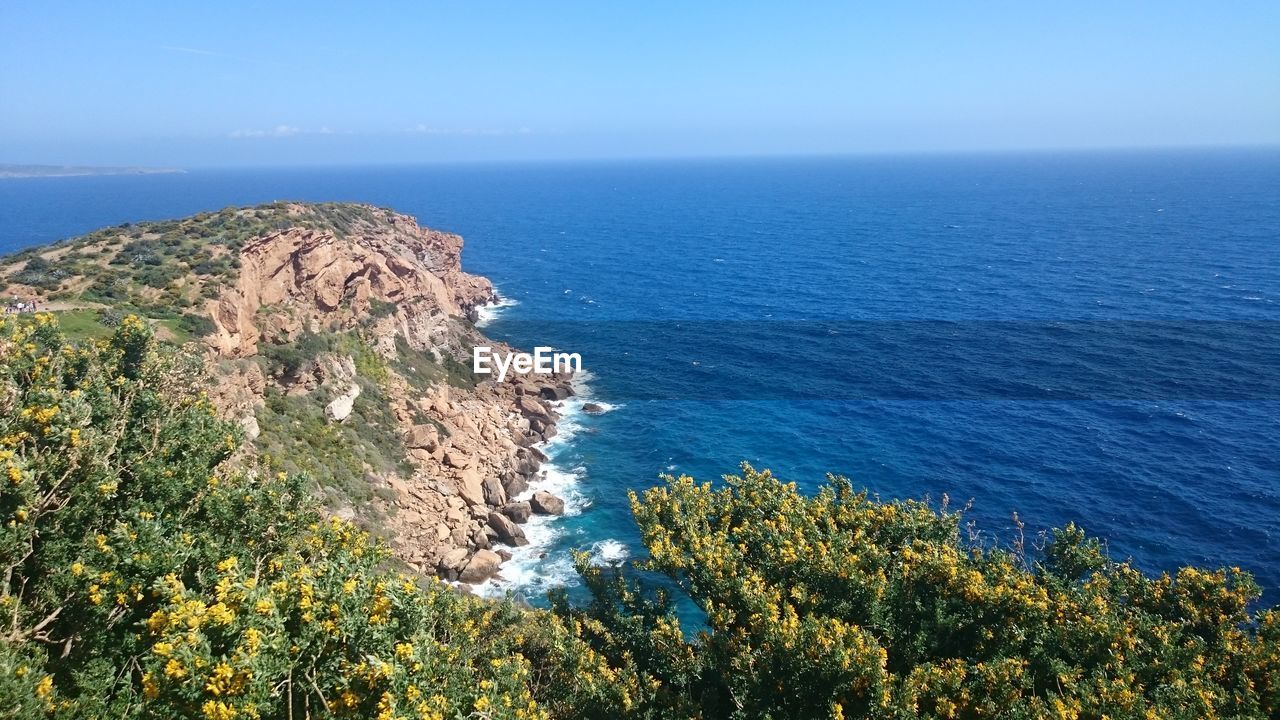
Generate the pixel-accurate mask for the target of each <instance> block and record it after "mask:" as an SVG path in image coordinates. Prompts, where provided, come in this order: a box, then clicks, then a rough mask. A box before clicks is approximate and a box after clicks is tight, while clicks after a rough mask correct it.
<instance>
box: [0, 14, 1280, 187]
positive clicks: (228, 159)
mask: <svg viewBox="0 0 1280 720" xmlns="http://www.w3.org/2000/svg"><path fill="white" fill-rule="evenodd" d="M364 4H365V5H367V8H362V9H356V7H355V6H356V5H357V4H356V3H346V2H341V3H340V2H318V1H317V2H311V3H296V4H289V3H276V2H272V3H265V2H253V3H249V2H236V1H226V2H210V3H194V2H192V3H187V2H154V3H142V2H127V3H125V2H122V3H114V2H100V1H98V0H94V1H93V2H81V1H74V2H56V1H50V0H41V1H39V2H33V1H28V0H5V1H4V2H3V3H0V162H34V163H92V164H145V165H179V166H201V165H239V164H297V163H350V162H369V163H383V162H424V161H428V162H429V161H442V160H443V161H454V160H498V159H516V160H519V159H543V158H596V157H653V156H683V155H742V154H782V153H850V152H853V153H858V152H903V151H907V152H916V151H970V150H1009V149H1032V148H1034V149H1054V148H1092V147H1145V146H1186V145H1193V146H1200V145H1260V144H1266V145H1271V144H1278V143H1280V1H1277V0H1268V1H1265V2H1250V1H1247V0H1231V2H1224V3H1213V2H1203V1H1202V2H1179V1H1177V0H1166V1H1164V2H1148V3H1135V2H1123V1H1109V2H1092V1H1089V0H1076V1H1074V2H1057V3H1049V2H1043V3H1042V2H1015V1H1011V2H969V3H960V2H875V3H870V2H863V3H858V2H851V1H848V2H819V1H808V2H796V3H776V2H775V3H757V2H725V3H699V4H698V5H697V6H696V7H693V6H692V5H693V3H685V2H680V3H676V2H672V3H667V2H647V3H612V2H599V1H596V2H581V3H576V2H575V3H570V2H552V1H550V0H547V1H545V2H519V3H517V2H512V3H485V2H414V1H405V2H369V3H364ZM146 5H150V7H145V6H146Z"/></svg>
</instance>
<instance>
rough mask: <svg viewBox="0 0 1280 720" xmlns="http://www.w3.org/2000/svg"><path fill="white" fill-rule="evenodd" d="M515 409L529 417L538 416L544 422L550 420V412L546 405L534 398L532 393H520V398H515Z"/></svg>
mask: <svg viewBox="0 0 1280 720" xmlns="http://www.w3.org/2000/svg"><path fill="white" fill-rule="evenodd" d="M516 409H517V410H519V411H520V414H521V415H524V416H525V417H527V418H530V419H533V418H538V419H540V420H543V421H544V422H549V421H550V420H551V414H550V413H549V412H548V411H547V408H546V406H544V405H543V404H542V403H541V402H538V401H537V400H536V399H534V397H533V396H532V395H521V396H520V399H518V400H516Z"/></svg>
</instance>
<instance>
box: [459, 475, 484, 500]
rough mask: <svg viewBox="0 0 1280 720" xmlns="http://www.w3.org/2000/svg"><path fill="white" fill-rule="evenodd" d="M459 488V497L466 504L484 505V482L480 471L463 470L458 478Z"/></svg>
mask: <svg viewBox="0 0 1280 720" xmlns="http://www.w3.org/2000/svg"><path fill="white" fill-rule="evenodd" d="M457 487H458V495H459V496H460V497H461V498H462V500H463V502H465V503H466V504H468V505H483V504H484V480H483V479H482V478H481V477H480V471H479V470H476V469H475V468H467V469H465V470H463V471H462V473H461V474H460V476H459V477H458V483H457Z"/></svg>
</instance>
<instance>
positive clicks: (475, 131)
mask: <svg viewBox="0 0 1280 720" xmlns="http://www.w3.org/2000/svg"><path fill="white" fill-rule="evenodd" d="M409 132H411V133H414V134H417V135H530V134H532V133H533V130H531V129H529V128H527V127H521V128H515V129H511V128H439V127H434V126H431V125H426V124H424V123H419V124H418V125H416V126H415V127H414V128H413V129H411V130H410V131H409Z"/></svg>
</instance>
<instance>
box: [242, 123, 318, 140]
mask: <svg viewBox="0 0 1280 720" xmlns="http://www.w3.org/2000/svg"><path fill="white" fill-rule="evenodd" d="M304 132H306V131H305V130H303V129H302V128H298V127H294V126H292V125H277V126H275V127H273V128H271V129H270V130H236V131H234V132H232V133H231V137H233V138H284V137H293V136H294V135H301V134H303V133H304Z"/></svg>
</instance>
